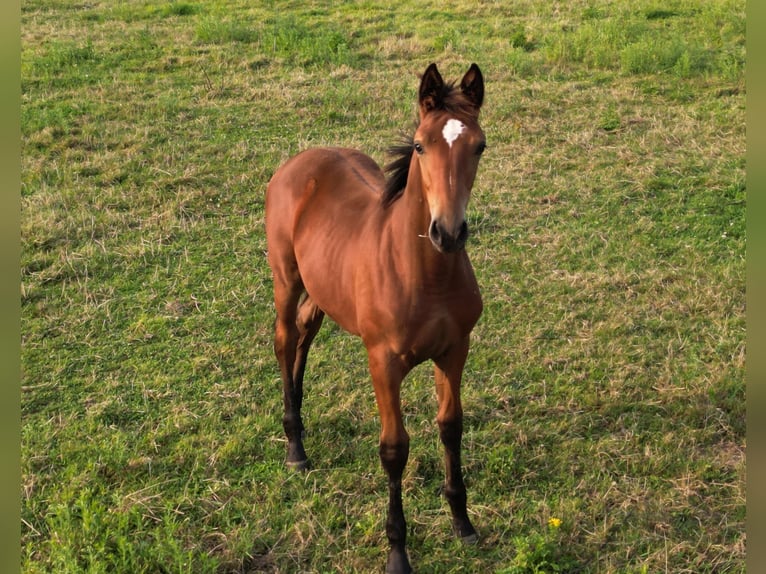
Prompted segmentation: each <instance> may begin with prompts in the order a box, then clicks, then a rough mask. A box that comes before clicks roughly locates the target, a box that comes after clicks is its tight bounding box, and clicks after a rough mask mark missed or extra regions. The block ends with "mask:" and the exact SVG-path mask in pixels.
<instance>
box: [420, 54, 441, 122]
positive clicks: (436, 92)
mask: <svg viewBox="0 0 766 574" xmlns="http://www.w3.org/2000/svg"><path fill="white" fill-rule="evenodd" d="M443 93H444V80H443V79H442V76H441V74H440V73H439V70H438V69H437V68H436V64H431V65H430V66H428V68H426V71H425V73H424V74H423V78H422V79H421V80H420V90H419V91H418V103H419V104H420V113H421V115H425V114H426V113H428V112H430V111H432V110H435V109H438V108H439V107H441V99H442V97H443V96H442V94H443Z"/></svg>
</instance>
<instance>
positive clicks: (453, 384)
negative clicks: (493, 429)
mask: <svg viewBox="0 0 766 574" xmlns="http://www.w3.org/2000/svg"><path fill="white" fill-rule="evenodd" d="M467 356H468V338H467V337H466V339H465V340H464V341H462V342H461V343H460V344H458V345H456V346H455V347H453V349H451V350H450V352H449V353H447V354H446V355H444V356H443V357H440V358H439V359H438V360H436V361H435V370H434V371H435V378H436V394H437V397H438V400H439V413H438V414H437V416H436V421H437V423H438V425H439V436H440V438H441V441H442V444H443V445H444V462H445V472H446V479H445V484H444V495H445V497H446V498H447V501H448V502H449V505H450V510H451V511H452V527H453V529H454V530H455V534H457V535H458V536H459V537H460V538H461V539H462V540H463V541H464V542H467V543H474V542H476V540H477V539H478V535H477V534H476V530H475V529H474V527H473V525H472V524H471V521H470V520H469V519H468V512H467V510H466V498H467V497H466V489H465V483H464V482H463V470H462V467H461V462H460V443H461V441H462V438H463V407H462V405H461V403H460V383H461V380H462V376H463V366H464V365H465V360H466V357H467Z"/></svg>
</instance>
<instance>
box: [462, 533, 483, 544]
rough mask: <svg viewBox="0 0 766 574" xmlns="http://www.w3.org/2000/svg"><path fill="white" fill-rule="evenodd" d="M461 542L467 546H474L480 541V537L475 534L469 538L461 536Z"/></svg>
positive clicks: (469, 535)
mask: <svg viewBox="0 0 766 574" xmlns="http://www.w3.org/2000/svg"><path fill="white" fill-rule="evenodd" d="M460 541H461V542H462V543H463V544H465V545H466V546H473V545H474V544H476V543H477V542H478V541H479V535H478V534H477V533H476V532H474V533H473V534H468V535H467V536H461V537H460Z"/></svg>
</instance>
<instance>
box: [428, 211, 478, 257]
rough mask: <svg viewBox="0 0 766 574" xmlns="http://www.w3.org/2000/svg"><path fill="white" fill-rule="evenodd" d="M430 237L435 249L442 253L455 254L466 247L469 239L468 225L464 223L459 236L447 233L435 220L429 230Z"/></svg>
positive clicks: (461, 225)
mask: <svg viewBox="0 0 766 574" xmlns="http://www.w3.org/2000/svg"><path fill="white" fill-rule="evenodd" d="M428 237H429V239H430V240H431V243H433V245H434V247H436V249H438V250H439V251H441V252H442V253H455V252H457V251H460V250H461V249H463V248H464V247H465V242H466V239H468V224H467V223H466V222H465V221H463V223H461V224H460V227H459V229H458V231H457V234H456V235H454V234H452V233H449V232H447V231H446V230H445V229H444V227H443V226H442V225H440V224H439V222H438V221H437V220H435V219H433V220H431V225H430V226H429V228H428Z"/></svg>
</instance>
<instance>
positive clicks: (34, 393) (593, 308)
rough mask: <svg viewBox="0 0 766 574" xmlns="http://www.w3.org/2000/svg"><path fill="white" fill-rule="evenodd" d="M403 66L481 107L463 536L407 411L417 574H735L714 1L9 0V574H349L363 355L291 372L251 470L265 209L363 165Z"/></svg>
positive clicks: (735, 474)
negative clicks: (294, 436) (18, 182)
mask: <svg viewBox="0 0 766 574" xmlns="http://www.w3.org/2000/svg"><path fill="white" fill-rule="evenodd" d="M432 61H435V62H437V63H438V64H439V67H440V70H441V71H442V73H443V74H444V76H445V77H448V78H459V77H460V76H461V75H462V73H463V72H464V71H465V70H466V69H467V67H468V65H469V64H470V63H471V62H476V63H478V64H479V66H480V67H481V69H482V71H483V72H484V76H485V80H486V82H487V93H486V100H485V106H484V108H483V110H482V125H483V127H484V130H485V132H486V134H487V139H488V149H487V152H486V153H485V155H484V157H483V159H482V164H481V166H480V168H479V175H478V178H477V181H476V185H475V187H474V193H473V198H472V200H471V204H470V206H469V225H470V227H471V230H472V236H471V238H470V240H469V244H468V251H469V254H470V256H471V258H472V261H473V264H474V267H475V269H476V273H477V277H478V280H479V284H480V285H481V288H482V293H483V297H484V302H485V310H484V314H483V316H482V318H481V319H480V321H479V324H478V325H477V327H476V329H475V331H474V337H473V346H472V349H471V354H470V356H469V359H468V364H467V366H466V372H465V377H464V391H463V396H464V408H465V411H466V417H467V418H466V430H465V436H464V443H463V444H464V465H465V473H466V482H467V484H468V489H469V494H468V496H469V513H470V514H471V518H472V521H473V523H474V524H475V525H476V527H477V529H478V530H479V532H480V535H481V540H480V542H479V544H478V545H477V546H475V547H463V546H462V545H461V544H460V543H459V542H457V541H455V540H454V539H453V537H452V536H451V534H450V532H449V523H450V520H449V511H448V509H447V505H446V502H445V501H444V499H443V498H442V497H441V496H440V495H439V488H440V485H441V482H442V479H443V472H442V450H441V446H440V443H439V439H438V432H437V428H436V424H435V416H436V400H435V393H434V389H433V384H432V378H431V371H430V367H429V366H427V365H424V366H422V367H419V368H418V369H416V370H415V371H414V372H413V373H412V374H411V375H410V376H409V378H408V380H407V382H406V384H405V389H404V395H403V400H404V408H405V417H406V419H405V423H406V425H407V428H408V430H409V432H410V435H411V437H412V445H411V454H410V462H409V465H408V467H407V471H406V474H405V481H404V504H405V513H406V516H407V519H408V525H409V532H410V534H409V552H410V557H411V560H412V563H413V566H414V567H415V569H416V570H417V571H418V572H495V573H499V574H521V573H533V572H539V573H543V572H545V573H550V572H594V573H596V572H598V573H612V572H614V573H616V572H624V573H639V572H673V573H684V572H689V573H692V572H693V573H701V572H708V573H714V572H715V573H723V572H744V569H745V566H744V564H745V533H744V530H745V528H744V523H745V491H744V478H745V446H746V439H745V400H744V394H745V393H744V363H745V346H744V341H745V320H744V316H745V309H744V307H745V304H744V301H745V293H744V291H745V288H744V285H745V277H744V275H745V264H744V254H745V237H744V229H745V122H744V115H745V109H744V108H745V93H744V91H745V90H744V67H745V15H744V0H709V1H705V2H702V1H693V0H666V1H663V2H659V1H657V0H637V1H635V2H627V1H619V0H572V1H571V2H557V1H555V0H539V1H536V2H532V1H529V0H517V1H516V2H507V3H506V2H492V1H486V2H480V3H474V2H466V1H464V0H459V1H458V2H455V3H447V4H445V3H431V2H412V1H408V0H407V1H405V0H394V1H392V2H388V3H385V7H384V6H383V3H381V4H378V3H374V2H366V1H362V2H318V1H310V2H279V1H271V2H263V3H260V2H250V1H245V0H232V1H230V2H224V1H223V0H215V1H211V2H202V1H194V0H190V1H186V2H184V1H168V2H148V1H142V0H137V1H131V2H124V1H118V0H94V1H90V2H79V1H78V2H63V1H61V0H23V1H22V110H21V120H22V151H23V157H22V170H23V171H22V189H21V202H22V222H21V224H22V269H21V273H22V280H21V298H22V320H23V323H22V336H23V343H22V367H23V375H22V405H21V406H22V429H21V432H22V456H23V459H22V474H23V477H22V478H23V482H22V484H21V485H20V486H21V496H22V521H23V525H22V570H23V571H24V572H26V573H38V572H56V573H80V572H87V573H102V572H103V573H107V572H108V573H115V572H117V573H138V572H146V573H159V572H165V573H234V572H239V573H253V572H282V573H291V572H374V571H381V570H382V567H383V564H384V562H385V554H386V550H387V548H386V540H385V534H384V510H385V503H386V484H385V475H384V473H383V471H382V469H381V468H380V464H379V460H378V456H377V439H378V431H379V426H378V420H377V412H376V409H375V401H374V398H373V394H372V386H371V384H370V382H369V377H368V374H367V368H366V359H365V355H364V349H363V347H362V345H361V343H360V342H359V341H357V340H355V339H353V338H351V337H349V336H348V335H345V334H344V333H342V332H341V331H340V330H339V329H338V328H337V327H335V326H334V325H333V324H331V323H330V322H327V323H326V324H325V326H324V327H323V330H322V331H321V332H320V334H319V336H318V338H317V343H316V345H315V351H314V354H313V355H312V357H311V358H310V360H309V375H308V379H307V397H306V401H305V403H304V405H305V406H304V412H305V419H304V420H305V421H306V424H307V428H308V436H307V441H306V448H307V450H308V452H309V456H310V457H311V459H312V462H313V470H312V471H311V472H309V473H307V474H296V473H292V472H289V471H287V470H286V469H285V468H284V466H283V458H284V454H285V450H284V449H285V441H284V438H283V433H282V428H281V416H282V412H281V409H282V398H281V384H280V382H279V375H278V370H277V366H276V361H275V360H274V358H273V355H272V349H271V345H272V339H271V334H272V322H273V306H272V301H271V277H270V272H269V269H268V266H267V264H266V259H265V237H264V228H263V199H264V191H265V186H266V182H267V181H268V179H269V177H270V175H271V174H272V173H273V171H274V170H275V169H276V168H277V166H278V165H279V164H280V163H281V162H282V161H284V160H285V159H286V158H288V157H289V156H290V155H292V154H294V153H296V152H298V151H299V150H302V149H304V148H306V147H309V146H313V145H320V144H334V145H344V146H351V147H358V148H360V149H363V150H365V151H366V152H367V153H369V154H370V155H372V156H373V157H374V158H375V159H376V160H377V161H379V162H380V163H383V162H385V161H386V155H385V150H386V149H387V147H388V146H389V145H390V144H392V143H395V142H397V141H398V140H399V138H400V136H401V135H402V134H403V133H407V132H409V131H410V130H411V129H412V126H413V120H414V118H415V99H416V89H417V84H418V74H419V73H422V71H423V70H424V69H425V67H426V66H427V65H428V63H430V62H432Z"/></svg>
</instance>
